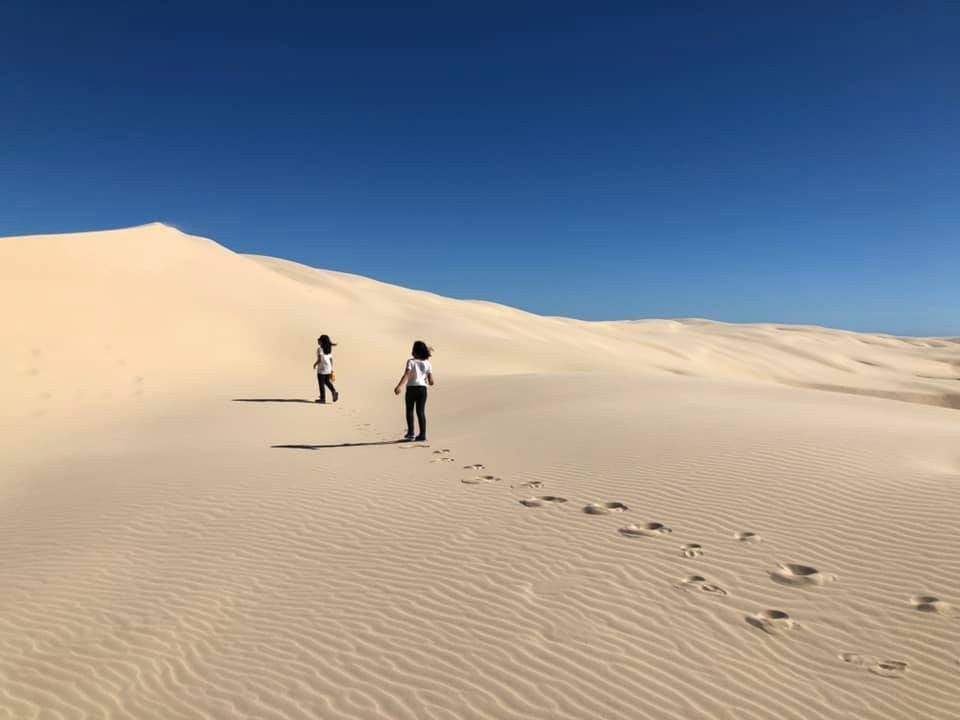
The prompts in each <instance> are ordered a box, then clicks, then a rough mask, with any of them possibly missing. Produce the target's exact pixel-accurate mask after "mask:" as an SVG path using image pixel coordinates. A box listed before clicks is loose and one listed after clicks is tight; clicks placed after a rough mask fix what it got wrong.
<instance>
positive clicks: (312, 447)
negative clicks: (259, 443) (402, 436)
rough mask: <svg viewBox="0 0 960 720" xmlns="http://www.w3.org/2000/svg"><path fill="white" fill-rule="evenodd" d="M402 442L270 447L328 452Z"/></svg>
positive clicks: (387, 441) (379, 441)
mask: <svg viewBox="0 0 960 720" xmlns="http://www.w3.org/2000/svg"><path fill="white" fill-rule="evenodd" d="M403 442H405V441H404V440H378V441H377V442H353V443H352V442H345V443H334V444H332V445H271V446H270V447H272V448H284V449H287V450H329V449H331V448H348V447H371V446H374V445H398V444H401V443H403Z"/></svg>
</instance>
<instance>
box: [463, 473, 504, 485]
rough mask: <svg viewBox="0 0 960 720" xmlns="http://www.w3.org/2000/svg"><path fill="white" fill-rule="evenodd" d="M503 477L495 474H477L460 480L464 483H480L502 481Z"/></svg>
mask: <svg viewBox="0 0 960 720" xmlns="http://www.w3.org/2000/svg"><path fill="white" fill-rule="evenodd" d="M501 479H502V478H498V477H495V476H493V475H477V476H476V477H473V478H470V479H469V480H461V481H460V482H462V483H463V484H464V485H480V484H482V483H493V482H500V480H501Z"/></svg>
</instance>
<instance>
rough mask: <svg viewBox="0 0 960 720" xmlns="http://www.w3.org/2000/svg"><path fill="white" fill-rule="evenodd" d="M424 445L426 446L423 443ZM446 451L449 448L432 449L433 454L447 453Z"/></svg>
mask: <svg viewBox="0 0 960 720" xmlns="http://www.w3.org/2000/svg"><path fill="white" fill-rule="evenodd" d="M424 447H426V445H424ZM448 452H450V448H444V449H443V450H434V451H433V454H434V455H442V454H443V453H448Z"/></svg>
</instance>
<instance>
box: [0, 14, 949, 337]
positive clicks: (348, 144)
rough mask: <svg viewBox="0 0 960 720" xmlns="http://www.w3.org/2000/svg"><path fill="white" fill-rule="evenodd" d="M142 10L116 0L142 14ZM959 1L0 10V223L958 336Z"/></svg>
mask: <svg viewBox="0 0 960 720" xmlns="http://www.w3.org/2000/svg"><path fill="white" fill-rule="evenodd" d="M141 5H142V7H138V6H141ZM957 38H960V5H958V4H957V3H955V2H947V1H944V2H924V1H922V0H920V1H918V2H914V3H909V4H908V3H886V2H882V1H880V0H877V1H875V2H862V3H861V2H840V3H837V2H831V3H827V2H822V3H821V2H811V3H805V4H803V6H802V7H799V6H798V7H787V6H786V5H785V4H783V3H770V2H730V3H705V2H700V3H682V2H680V3H677V2H672V3H644V2H639V1H637V2H623V3H619V2H617V3H614V2H607V3H604V2H593V3H540V2H522V1H520V2H510V3H500V2H487V3H456V2H452V3H410V4H407V3H365V2H355V3H342V4H338V5H333V4H327V3H322V2H313V3H311V2H282V1H279V2H271V3H266V2H261V3H244V2H235V3H222V4H221V3H209V2H203V1H202V0H200V1H197V2H191V3H183V2H177V1H176V0H174V1H173V2H167V3H149V4H146V3H142V4H141V3H130V2H123V3H120V2H116V3H114V2H97V0H91V2H86V3H73V2H70V3H66V2H63V3H53V2H44V1H43V0H35V1H34V2H29V3H26V2H20V1H19V0H13V2H7V3H4V4H3V5H2V6H0V235H15V234H29V233H40V232H66V231H77V230H87V229H104V228H110V227H122V226H127V225H136V224H141V223H145V222H150V221H154V220H162V221H165V222H169V223H171V224H173V225H176V226H177V227H180V228H181V229H183V230H185V231H188V232H192V233H196V234H201V235H206V236H208V237H212V238H214V239H216V240H218V241H219V242H221V243H223V244H224V245H227V246H228V247H230V248H232V249H234V250H237V251H241V252H256V253H261V254H268V255H275V256H280V257H286V258H290V259H293V260H297V261H300V262H305V263H307V264H310V265H315V266H319V267H326V268H332V269H337V270H344V271H348V272H354V273H359V274H363V275H369V276H372V277H375V278H378V279H382V280H385V281H388V282H394V283H398V284H401V285H405V286H409V287H417V288H423V289H428V290H433V291H435V292H439V293H442V294H444V295H451V296H454V297H469V298H482V299H489V300H494V301H498V302H503V303H507V304H510V305H515V306H518V307H522V308H525V309H529V310H532V311H534V312H540V313H545V314H558V315H570V316H574V317H581V318H588V319H628V318H644V317H687V316H698V317H708V318H713V319H717V320H727V321H743V322H751V321H773V322H792V323H816V324H822V325H829V326H835V327H844V328H850V329H858V330H876V331H887V332H894V333H904V334H953V335H960V290H958V289H957V287H958V285H960V283H958V275H960V274H958V269H960V232H958V230H960V42H958V40H957Z"/></svg>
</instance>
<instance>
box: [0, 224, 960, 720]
mask: <svg viewBox="0 0 960 720" xmlns="http://www.w3.org/2000/svg"><path fill="white" fill-rule="evenodd" d="M0 275H2V281H0V302H2V304H3V307H4V308H5V309H6V312H5V313H4V322H3V324H2V326H0V335H2V347H3V349H4V352H3V353H2V354H0V378H2V379H0V383H2V385H0V392H2V397H3V399H4V400H3V403H2V404H0V423H2V427H3V433H2V437H3V447H4V452H3V460H0V582H2V584H3V588H4V592H3V594H2V598H0V718H28V717H62V718H73V717H77V718H80V717H112V718H113V717H115V718H120V717H123V718H174V717H176V718H201V717H217V718H267V717H270V718H383V719H389V720H395V719H399V718H410V719H421V718H495V719H496V720H503V719H507V718H544V719H547V718H549V719H554V718H577V719H579V718H585V719H586V718H591V719H593V718H611V719H612V718H621V717H657V718H676V719H678V720H680V719H684V720H688V719H690V718H704V719H707V718H710V719H711V720H712V719H713V718H731V719H732V718H736V719H737V720H740V719H741V718H763V719H770V720H773V719H778V720H779V719H796V720H809V718H837V719H838V720H839V719H841V718H843V719H849V718H858V719H859V718H867V719H875V720H881V719H883V720H888V719H889V718H917V717H923V718H940V719H943V720H947V719H952V718H956V717H960V691H958V688H960V612H958V610H957V607H958V606H960V580H958V578H960V525H958V523H957V522H956V514H957V508H960V449H958V448H960V443H958V441H957V437H958V435H957V432H958V429H960V414H957V413H956V412H955V410H957V409H960V339H958V338H908V337H895V336H891V335H882V334H864V333H854V332H848V331H841V330H832V329H826V328H820V327H812V326H802V327H801V326H790V325H775V324H757V325H738V324H727V323H718V322H712V321H709V320H702V319H687V320H641V321H632V322H584V321H578V320H572V319H567V318H555V317H541V316H537V315H534V314H531V313H528V312H524V311H521V310H516V309H513V308H509V307H505V306H502V305H497V304H494V303H489V302H482V301H464V300H453V299H448V298H444V297H441V296H438V295H434V294H432V293H427V292H420V291H414V290H408V289H405V288H401V287H397V286H393V285H389V284H386V283H382V282H378V281H375V280H371V279H368V278H364V277H361V276H356V275H349V274H345V273H339V272H332V271H327V270H318V269H314V268H309V267H306V266H303V265H299V264H296V263H293V262H289V261H285V260H279V259H274V258H267V257H259V256H244V255H239V254H236V253H234V252H231V251H230V250H228V249H226V248H225V247H223V246H221V245H219V244H217V243H216V242H213V241H212V240H207V239H203V238H198V237H193V236H189V235H186V234H184V233H181V232H179V231H177V230H175V229H173V228H170V227H167V226H164V225H160V224H152V225H146V226H143V227H137V228H130V229H126V230H116V231H109V232H95V233H78V234H69V235H47V236H31V237H15V238H3V239H0ZM321 332H326V333H329V334H330V335H332V336H333V338H334V340H335V341H336V342H337V343H338V345H337V347H336V349H335V353H334V356H335V369H336V372H337V383H338V386H339V389H340V391H341V394H342V398H341V400H340V402H338V403H337V404H335V405H334V404H331V405H327V406H320V405H317V404H315V403H313V400H314V398H315V397H316V383H315V378H314V373H313V371H312V369H311V363H312V362H313V359H314V352H315V343H316V337H317V335H319V334H320V333H321ZM418 338H422V339H424V340H426V341H428V342H429V343H430V345H431V346H433V347H434V349H435V352H436V354H435V358H434V360H435V367H436V374H437V379H438V384H437V386H436V387H435V388H433V389H432V390H431V395H430V400H429V401H428V415H429V418H430V423H431V432H430V440H429V442H428V443H427V445H429V446H428V447H420V446H417V445H395V444H393V441H394V440H395V439H396V438H397V437H398V434H399V431H400V429H401V421H402V416H401V408H400V405H399V401H398V400H397V399H396V398H395V396H394V395H393V393H392V388H393V385H394V384H395V383H396V381H397V378H398V377H399V375H400V372H401V370H402V368H403V363H404V361H405V359H406V357H407V355H408V352H409V348H410V345H411V343H412V341H413V340H415V339H418Z"/></svg>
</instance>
